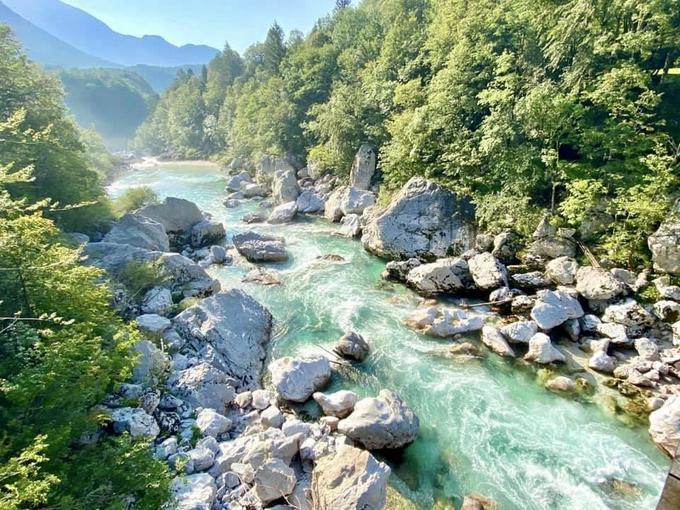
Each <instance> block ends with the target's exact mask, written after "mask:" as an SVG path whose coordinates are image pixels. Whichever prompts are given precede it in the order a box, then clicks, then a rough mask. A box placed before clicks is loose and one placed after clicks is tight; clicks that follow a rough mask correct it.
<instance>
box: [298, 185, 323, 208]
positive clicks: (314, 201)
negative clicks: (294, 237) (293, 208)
mask: <svg viewBox="0 0 680 510" xmlns="http://www.w3.org/2000/svg"><path fill="white" fill-rule="evenodd" d="M295 203H296V204H297V208H298V212H299V213H301V214H314V213H319V212H323V210H324V208H325V207H326V200H325V199H324V198H323V196H321V195H320V194H319V193H316V192H315V191H313V190H309V189H307V190H304V191H303V192H302V193H300V195H299V196H298V197H297V200H296V202H295Z"/></svg>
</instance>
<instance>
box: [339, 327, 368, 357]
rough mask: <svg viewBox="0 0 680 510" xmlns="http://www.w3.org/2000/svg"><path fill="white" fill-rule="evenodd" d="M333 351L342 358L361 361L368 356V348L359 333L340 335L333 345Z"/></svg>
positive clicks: (352, 332)
mask: <svg viewBox="0 0 680 510" xmlns="http://www.w3.org/2000/svg"><path fill="white" fill-rule="evenodd" d="M335 351H336V352H337V353H338V354H340V356H342V357H343V358H348V359H352V360H354V361H363V360H365V359H366V357H367V356H368V352H369V351H370V346H369V345H368V342H367V341H366V340H365V339H364V337H363V336H361V335H360V334H359V333H356V332H354V331H350V332H348V333H345V334H344V335H342V336H341V337H340V338H339V339H338V341H337V342H336V343H335Z"/></svg>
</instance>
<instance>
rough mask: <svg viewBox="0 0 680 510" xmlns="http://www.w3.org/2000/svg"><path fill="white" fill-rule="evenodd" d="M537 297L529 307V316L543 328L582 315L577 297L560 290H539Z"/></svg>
mask: <svg viewBox="0 0 680 510" xmlns="http://www.w3.org/2000/svg"><path fill="white" fill-rule="evenodd" d="M537 297H538V299H537V301H536V304H535V305H534V307H533V308H532V309H531V318H532V319H534V321H536V324H538V327H539V328H541V329H543V330H549V329H552V328H555V327H557V326H559V325H560V324H563V323H564V322H566V321H567V320H569V319H578V318H580V317H583V315H584V312H583V308H582V307H581V304H580V303H579V302H578V299H576V298H574V297H572V296H570V295H569V294H567V293H566V292H564V291H562V290H559V289H558V290H555V291H553V290H544V291H540V292H539V293H538V294H537Z"/></svg>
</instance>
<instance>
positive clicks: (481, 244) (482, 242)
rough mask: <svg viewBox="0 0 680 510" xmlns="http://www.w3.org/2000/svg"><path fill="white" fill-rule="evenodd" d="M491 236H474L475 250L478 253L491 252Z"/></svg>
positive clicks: (492, 237)
mask: <svg viewBox="0 0 680 510" xmlns="http://www.w3.org/2000/svg"><path fill="white" fill-rule="evenodd" d="M493 241H494V236H493V234H477V235H476V236H475V250H477V251H478V252H485V251H488V252H490V251H491V250H493Z"/></svg>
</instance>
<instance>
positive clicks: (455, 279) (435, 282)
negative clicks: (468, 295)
mask: <svg viewBox="0 0 680 510" xmlns="http://www.w3.org/2000/svg"><path fill="white" fill-rule="evenodd" d="M406 283H407V284H408V285H409V286H411V287H413V288H414V289H416V290H417V291H418V292H419V293H421V294H423V295H426V296H435V295H437V294H446V293H451V294H453V293H456V292H459V291H462V290H465V289H469V288H470V287H471V286H472V277H471V276H470V270H469V267H468V263H467V261H466V260H465V259H463V258H460V257H458V258H448V259H440V260H437V261H436V262H432V263H430V264H422V265H420V264H419V265H417V266H416V267H414V268H413V269H412V270H411V271H409V272H408V274H407V275H406Z"/></svg>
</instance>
